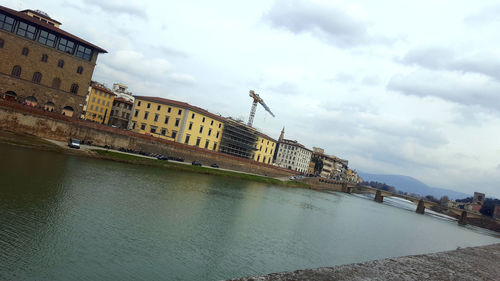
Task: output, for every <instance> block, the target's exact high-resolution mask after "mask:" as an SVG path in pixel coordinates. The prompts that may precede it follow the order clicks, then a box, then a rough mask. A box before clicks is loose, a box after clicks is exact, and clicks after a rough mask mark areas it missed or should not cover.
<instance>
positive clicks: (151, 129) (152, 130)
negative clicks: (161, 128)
mask: <svg viewBox="0 0 500 281" xmlns="http://www.w3.org/2000/svg"><path fill="white" fill-rule="evenodd" d="M156 128H157V127H155V126H151V128H150V129H149V132H151V133H152V134H156Z"/></svg>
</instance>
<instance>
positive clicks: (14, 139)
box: [0, 130, 312, 189]
mask: <svg viewBox="0 0 500 281" xmlns="http://www.w3.org/2000/svg"><path fill="white" fill-rule="evenodd" d="M0 143H5V144H8V145H15V146H20V147H24V148H32V149H39V150H45V151H53V152H57V153H64V154H70V155H76V156H82V157H89V158H97V159H102V160H108V161H115V162H122V163H129V164H134V165H146V166H154V167H159V168H165V169H170V170H175V171H184V172H192V173H198V174H206V175H214V176H220V177H230V178H237V179H241V180H246V181H253V182H259V183H265V184H272V185H278V186H286V187H298V188H309V189H310V188H312V187H311V186H310V185H308V184H306V183H302V182H298V181H281V180H279V179H275V178H271V177H265V176H259V175H252V174H248V173H243V172H237V171H228V170H221V169H215V168H209V167H198V166H193V165H186V164H181V163H176V162H172V161H163V160H157V159H151V158H144V157H141V156H136V155H130V154H125V153H119V152H114V151H110V150H101V149H92V150H90V151H88V150H75V149H66V148H63V147H61V146H60V145H57V144H55V143H54V142H50V141H47V140H45V139H42V138H39V137H37V136H33V135H29V134H21V133H17V132H11V131H5V130H0Z"/></svg>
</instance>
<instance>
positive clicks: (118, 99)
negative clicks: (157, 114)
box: [115, 98, 134, 104]
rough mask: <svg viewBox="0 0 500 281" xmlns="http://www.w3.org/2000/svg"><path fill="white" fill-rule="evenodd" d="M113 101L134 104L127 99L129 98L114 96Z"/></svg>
mask: <svg viewBox="0 0 500 281" xmlns="http://www.w3.org/2000/svg"><path fill="white" fill-rule="evenodd" d="M115 101H117V102H122V103H126V104H134V103H133V102H131V101H129V100H126V99H124V98H115Z"/></svg>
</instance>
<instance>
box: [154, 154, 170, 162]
mask: <svg viewBox="0 0 500 281" xmlns="http://www.w3.org/2000/svg"><path fill="white" fill-rule="evenodd" d="M156 159H158V160H164V161H168V157H167V156H165V155H158V156H156Z"/></svg>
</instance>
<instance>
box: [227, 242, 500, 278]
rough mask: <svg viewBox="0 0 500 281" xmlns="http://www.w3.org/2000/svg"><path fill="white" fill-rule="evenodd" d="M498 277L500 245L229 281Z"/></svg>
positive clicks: (499, 271)
mask: <svg viewBox="0 0 500 281" xmlns="http://www.w3.org/2000/svg"><path fill="white" fill-rule="evenodd" d="M499 276H500V244H493V245H488V246H481V247H471V248H464V249H457V250H454V251H448V252H440V253H434V254H425V255H416V256H406V257H399V258H388V259H382V260H375V261H369V262H364V263H356V264H348V265H340V266H335V267H321V268H316V269H305V270H297V271H293V272H282V273H272V274H269V275H265V276H261V277H246V278H240V279H231V280H233V281H251V280H252V281H257V280H258V281H271V280H272V281H285V280H297V281H300V280H318V281H322V280H499V279H498V278H499Z"/></svg>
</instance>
